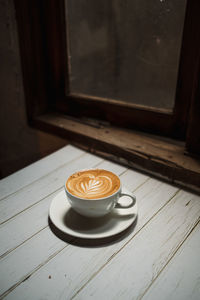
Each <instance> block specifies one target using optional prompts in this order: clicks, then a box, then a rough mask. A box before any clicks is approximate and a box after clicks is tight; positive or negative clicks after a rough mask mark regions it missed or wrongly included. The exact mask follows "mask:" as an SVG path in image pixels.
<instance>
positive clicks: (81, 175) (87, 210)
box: [64, 169, 136, 217]
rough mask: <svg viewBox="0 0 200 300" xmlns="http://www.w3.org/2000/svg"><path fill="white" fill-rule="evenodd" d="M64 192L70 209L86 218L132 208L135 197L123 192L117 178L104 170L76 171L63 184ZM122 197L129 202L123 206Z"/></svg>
mask: <svg viewBox="0 0 200 300" xmlns="http://www.w3.org/2000/svg"><path fill="white" fill-rule="evenodd" d="M64 187H65V192H66V195H67V199H68V201H69V203H70V205H71V207H72V208H73V209H74V210H75V211H76V212H77V213H79V214H80V215H83V216H86V217H102V216H105V215H106V214H108V213H110V212H111V211H112V210H113V209H114V208H120V209H127V208H130V207H132V206H134V204H135V202H136V198H135V196H134V195H133V194H132V193H130V192H127V191H126V192H124V191H123V187H122V185H121V181H120V179H119V177H118V176H117V175H116V174H114V173H113V172H110V171H108V170H104V169H87V170H81V171H78V172H76V173H74V174H72V175H71V176H69V178H68V179H67V181H66V182H65V186H64ZM123 196H128V197H130V200H131V202H130V203H128V205H126V203H124V204H123V199H124V198H122V199H121V201H120V203H119V200H120V198H121V197H123Z"/></svg>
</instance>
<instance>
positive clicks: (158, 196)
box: [7, 171, 177, 299]
mask: <svg viewBox="0 0 200 300" xmlns="http://www.w3.org/2000/svg"><path fill="white" fill-rule="evenodd" d="M127 172H129V171H127ZM132 172H133V171H132ZM132 172H131V176H132V177H133V178H136V174H137V173H135V174H134V172H133V173H132ZM133 175H135V176H133ZM123 176H124V175H123ZM145 180H146V178H144V181H145ZM130 182H133V180H130ZM176 191H177V189H176V188H174V187H171V186H170V185H167V184H165V183H162V182H159V181H156V180H153V179H151V180H148V181H147V182H146V183H145V184H144V186H141V187H140V188H139V189H138V190H137V191H136V193H135V194H136V196H137V201H138V206H139V219H138V223H137V226H136V228H135V230H134V231H133V232H132V233H131V234H130V235H129V236H126V237H124V239H121V240H118V241H116V242H115V243H113V244H109V245H105V246H102V247H88V248H79V247H76V246H72V245H70V246H69V247H67V248H66V249H64V250H63V251H61V252H60V253H59V255H57V256H56V257H54V258H53V259H52V260H51V261H50V262H49V263H48V264H46V265H45V266H43V267H42V268H41V269H40V270H38V271H37V272H35V273H34V274H33V275H32V276H31V277H30V278H29V279H28V280H26V281H25V282H23V283H22V284H21V285H19V286H18V287H17V288H16V289H15V290H14V291H12V292H11V293H10V294H9V295H8V296H7V298H8V299H27V298H28V299H58V298H60V299H70V298H71V297H72V296H73V295H74V294H75V293H76V292H77V291H78V290H79V288H80V287H81V286H82V285H84V284H85V283H86V282H87V281H88V280H89V279H90V277H91V276H93V275H94V274H95V273H96V272H97V271H98V270H99V269H101V268H102V266H103V265H104V264H105V263H106V262H107V261H109V260H110V258H111V257H112V255H114V254H115V253H116V252H117V251H119V250H120V249H121V248H122V247H123V246H124V245H125V243H127V242H128V241H129V240H130V239H131V238H132V237H133V236H134V235H135V234H136V233H137V232H138V231H139V230H141V228H142V227H143V226H144V224H145V223H146V222H148V221H149V219H150V218H151V217H152V216H153V215H154V214H155V213H156V212H157V211H158V210H159V209H160V208H161V207H162V206H163V205H165V204H166V202H167V201H168V200H169V198H170V197H172V196H173V195H174V193H175V192H176ZM13 254H14V252H13ZM49 274H51V280H49V279H48V276H49ZM104 277H105V278H106V277H107V276H104ZM102 299H103V298H102Z"/></svg>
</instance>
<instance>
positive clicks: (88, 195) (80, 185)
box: [66, 169, 120, 199]
mask: <svg viewBox="0 0 200 300" xmlns="http://www.w3.org/2000/svg"><path fill="white" fill-rule="evenodd" d="M66 188H67V190H68V191H69V192H70V193H71V194H72V195H74V196H76V197H79V198H84V199H98V198H104V197H108V196H110V195H112V194H114V193H115V192H117V191H118V190H119V188H120V180H119V178H118V177H117V176H116V175H115V174H113V173H112V172H110V171H107V170H102V169H94V170H92V169H91V170H84V171H80V172H77V173H75V174H73V175H71V176H70V177H69V178H68V180H67V182H66Z"/></svg>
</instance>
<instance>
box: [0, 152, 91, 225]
mask: <svg viewBox="0 0 200 300" xmlns="http://www.w3.org/2000/svg"><path fill="white" fill-rule="evenodd" d="M85 154H86V152H84V153H82V154H81V155H79V156H77V157H75V158H73V159H72V160H70V161H68V162H67V163H63V164H62V165H60V166H59V167H57V168H55V169H53V170H52V171H50V172H48V173H46V174H45V175H42V176H41V177H39V178H37V179H35V180H33V181H32V182H30V183H28V184H27V185H24V186H23V187H21V188H19V189H18V190H16V191H15V192H13V193H11V194H8V195H6V196H5V197H3V198H1V199H0V201H2V200H5V199H7V198H8V197H10V196H13V195H14V194H16V193H18V192H21V191H22V190H23V189H25V188H27V187H29V186H31V185H32V184H33V183H36V182H38V181H40V180H41V179H43V178H45V177H47V176H48V175H50V174H52V173H54V172H55V171H57V170H59V169H60V168H63V167H64V166H65V165H66V166H67V165H68V164H69V163H71V162H73V161H75V160H77V159H79V158H81V157H82V156H84V155H85ZM1 224H2V223H0V225H1Z"/></svg>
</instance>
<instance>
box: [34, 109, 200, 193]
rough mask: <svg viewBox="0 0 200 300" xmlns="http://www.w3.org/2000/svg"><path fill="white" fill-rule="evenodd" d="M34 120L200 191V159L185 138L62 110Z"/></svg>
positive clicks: (109, 155) (77, 142) (92, 149)
mask: <svg viewBox="0 0 200 300" xmlns="http://www.w3.org/2000/svg"><path fill="white" fill-rule="evenodd" d="M32 122H33V125H34V126H36V127H38V128H40V129H43V130H46V131H50V132H51V133H55V134H57V135H60V136H62V137H66V138H68V139H69V140H70V141H71V142H72V144H74V145H77V146H79V147H80V148H82V149H84V150H87V151H89V152H92V153H96V154H98V155H101V156H103V157H105V158H107V159H110V160H113V161H117V162H118V163H122V164H125V165H128V166H130V167H134V168H137V169H139V170H142V171H145V172H148V173H150V174H151V175H156V176H157V177H161V178H163V179H165V180H167V181H169V182H170V183H176V184H179V185H181V186H182V187H185V188H189V189H191V190H192V191H196V192H198V193H199V192H200V160H199V159H198V158H194V157H190V156H188V155H187V154H186V153H185V152H184V144H183V143H182V142H176V141H173V140H169V139H162V138H158V137H157V136H152V135H147V134H143V133H139V132H134V131H131V130H124V129H121V128H117V127H111V126H106V125H105V124H102V123H98V122H95V121H94V122H87V121H81V120H79V119H75V118H71V117H69V116H66V115H62V114H58V113H48V114H44V115H41V116H39V117H36V118H35V119H34V120H33V121H32Z"/></svg>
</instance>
